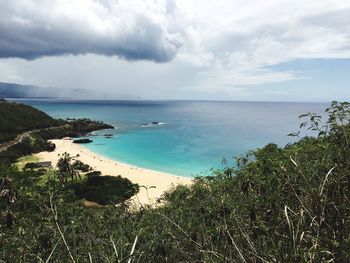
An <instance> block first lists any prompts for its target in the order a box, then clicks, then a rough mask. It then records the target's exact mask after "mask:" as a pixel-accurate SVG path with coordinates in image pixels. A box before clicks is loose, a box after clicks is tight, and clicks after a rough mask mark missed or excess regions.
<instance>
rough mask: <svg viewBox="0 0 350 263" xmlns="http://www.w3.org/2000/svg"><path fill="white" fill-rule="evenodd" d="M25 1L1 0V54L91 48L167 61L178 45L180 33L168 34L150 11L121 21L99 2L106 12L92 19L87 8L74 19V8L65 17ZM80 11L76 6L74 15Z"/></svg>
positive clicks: (46, 53) (130, 57)
mask: <svg viewBox="0 0 350 263" xmlns="http://www.w3.org/2000/svg"><path fill="white" fill-rule="evenodd" d="M29 2H30V1H29ZM39 2H40V1H39ZM54 2H56V6H57V5H60V4H61V5H67V1H59V0H57V1H54ZM87 2H90V3H93V4H98V3H99V2H97V1H92V0H91V1H87ZM24 3H28V1H26V2H24V1H16V0H13V1H8V2H1V3H0V10H1V11H0V12H1V16H0V58H12V57H18V58H24V59H29V60H30V59H36V58H39V57H42V56H60V55H67V54H73V55H78V54H87V53H94V54H100V55H106V56H115V55H116V56H119V57H122V58H124V59H127V60H151V61H156V62H166V61H169V60H171V59H173V58H174V56H175V55H176V53H177V51H178V49H179V47H180V46H181V36H180V35H179V34H178V33H172V34H170V33H168V30H167V28H166V24H165V23H166V21H165V22H164V21H155V19H153V17H152V16H149V15H148V16H146V15H143V14H140V13H131V14H130V15H129V14H128V16H126V19H125V20H123V18H119V17H118V14H115V15H114V14H113V12H111V11H110V10H108V9H105V8H106V7H105V6H103V5H101V6H98V7H99V8H101V9H102V10H103V11H104V12H105V13H106V14H108V17H103V14H102V15H101V13H97V14H96V16H95V17H93V19H91V18H90V17H89V13H87V15H86V17H85V18H84V19H75V17H74V11H73V17H72V15H71V16H70V17H67V16H65V15H61V14H59V15H57V14H50V13H49V12H50V10H48V9H45V7H43V8H42V7H40V6H39V4H40V3H39V4H38V6H35V5H36V3H37V2H33V3H34V4H33V3H32V5H28V6H25V4H24ZM33 5H34V6H33ZM52 6H53V7H54V5H52ZM85 11H86V10H85ZM88 11H91V12H94V10H88ZM46 12H47V13H46ZM53 13H54V12H53ZM79 15H80V13H79V11H77V17H78V18H79ZM157 15H159V14H157ZM114 16H115V17H114ZM164 16H166V14H164Z"/></svg>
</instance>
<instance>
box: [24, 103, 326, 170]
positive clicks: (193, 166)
mask: <svg viewBox="0 0 350 263" xmlns="http://www.w3.org/2000/svg"><path fill="white" fill-rule="evenodd" d="M21 101H22V102H23V103H26V104H30V105H32V106H35V107H36V108H38V109H40V110H43V111H45V112H46V113H48V114H49V115H51V116H53V117H56V118H82V117H86V118H90V119H95V120H101V121H104V122H106V123H109V124H112V125H114V126H115V127H116V129H115V130H112V131H102V132H97V134H98V135H99V136H93V137H92V139H93V141H94V142H93V143H91V144H87V145H84V147H86V148H88V149H90V150H92V151H94V152H96V153H99V154H102V155H104V156H106V157H110V158H112V159H115V160H120V161H122V162H125V163H129V164H133V165H137V166H140V167H145V168H150V169H154V170H159V171H164V172H170V173H174V174H178V175H183V176H191V175H196V174H202V175H205V174H208V173H209V172H208V171H209V170H210V169H211V168H220V167H221V162H222V159H223V158H225V159H227V160H229V161H231V162H232V164H233V159H232V157H233V156H238V155H240V154H243V153H245V152H247V151H248V150H251V149H255V148H258V147H262V146H264V145H265V144H267V143H269V142H273V143H276V144H279V145H280V146H284V145H285V144H287V143H288V142H290V141H291V140H292V138H291V137H287V134H288V133H290V132H294V131H297V130H298V127H299V123H300V121H299V118H298V116H299V115H300V114H302V113H306V112H316V113H322V112H323V111H324V109H325V108H326V107H327V106H328V104H326V103H277V102H212V101H74V100H52V99H50V100H21ZM153 121H157V122H162V123H164V124H163V125H154V126H147V127H140V126H139V124H143V123H151V122H153ZM106 133H112V134H113V136H112V138H105V137H104V136H103V135H104V134H106Z"/></svg>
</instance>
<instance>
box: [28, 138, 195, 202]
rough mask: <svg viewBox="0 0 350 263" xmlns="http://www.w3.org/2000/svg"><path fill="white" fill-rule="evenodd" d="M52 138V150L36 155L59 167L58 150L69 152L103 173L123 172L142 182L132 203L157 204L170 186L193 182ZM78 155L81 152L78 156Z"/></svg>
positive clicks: (126, 175)
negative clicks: (53, 147) (54, 147)
mask: <svg viewBox="0 0 350 263" xmlns="http://www.w3.org/2000/svg"><path fill="white" fill-rule="evenodd" d="M50 142H52V143H54V144H55V145H56V149H55V150H54V151H53V152H40V153H37V154H34V156H37V157H39V159H40V160H42V161H51V163H52V166H53V167H56V164H57V161H58V159H59V158H60V156H59V154H60V155H61V154H63V153H64V152H67V153H69V154H70V156H72V157H74V159H75V160H80V161H82V162H84V163H86V164H88V165H90V166H91V167H92V168H93V170H94V171H101V172H102V175H111V176H118V175H120V176H122V177H124V178H127V179H129V180H130V181H131V182H133V183H137V184H139V185H140V191H139V193H137V194H136V195H135V196H133V197H132V198H131V199H130V200H129V201H130V202H131V204H132V205H134V206H137V207H140V206H141V207H142V206H146V205H151V206H154V205H156V203H157V200H158V199H159V198H161V196H162V195H163V194H164V193H165V192H166V191H169V190H171V189H172V188H174V187H176V186H177V185H180V184H184V185H189V184H191V182H192V179H191V178H186V177H183V176H179V175H174V174H170V173H165V172H159V171H154V170H150V169H146V168H141V167H137V166H134V165H130V164H126V163H123V162H119V161H115V160H112V159H109V158H107V157H104V156H101V155H99V154H96V153H94V152H92V151H90V150H88V149H86V148H84V147H83V146H81V145H79V144H76V143H73V141H72V140H68V139H59V140H50ZM77 155H79V156H78V157H76V156H77ZM142 186H143V187H142ZM154 187H155V188H154Z"/></svg>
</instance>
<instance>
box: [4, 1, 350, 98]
mask: <svg viewBox="0 0 350 263" xmlns="http://www.w3.org/2000/svg"><path fill="white" fill-rule="evenodd" d="M0 81H1V82H10V83H19V84H30V85H38V86H43V87H51V88H52V89H60V88H69V89H74V88H82V89H89V90H93V91H96V92H98V93H99V94H101V95H100V98H106V99H118V98H142V99H195V100H251V101H255V100H263V101H331V100H349V99H350V85H349V83H350V1H349V0H307V1H305V0H265V1H261V0H245V1H239V0H215V1H211V0H10V1H9V0H0ZM106 94H108V96H107V95H106Z"/></svg>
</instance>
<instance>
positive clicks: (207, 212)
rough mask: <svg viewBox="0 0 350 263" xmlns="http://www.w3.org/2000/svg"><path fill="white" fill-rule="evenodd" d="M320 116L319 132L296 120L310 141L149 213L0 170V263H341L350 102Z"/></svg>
mask: <svg viewBox="0 0 350 263" xmlns="http://www.w3.org/2000/svg"><path fill="white" fill-rule="evenodd" d="M327 112H328V113H329V119H328V122H327V123H326V125H325V126H323V125H321V121H320V117H319V116H316V115H313V114H308V115H306V116H304V117H308V118H309V119H308V121H306V122H304V123H302V124H301V128H307V129H309V130H312V131H313V132H316V133H317V134H318V136H317V137H315V138H311V137H305V138H301V139H300V140H299V141H298V142H296V143H294V144H290V145H288V146H286V147H285V148H279V147H278V146H276V145H274V144H269V145H267V146H265V147H264V148H262V149H259V150H256V151H252V152H250V153H249V154H248V155H246V156H243V157H240V158H238V159H237V166H235V167H227V168H226V169H224V170H222V171H214V172H213V176H211V177H205V178H197V179H195V180H194V183H193V185H191V186H188V187H187V186H179V187H177V188H176V189H175V190H173V191H171V192H169V193H167V194H166V195H165V196H164V199H165V202H166V204H165V205H164V206H162V207H159V208H157V209H149V208H147V207H145V208H143V209H141V210H140V211H137V212H135V211H133V210H131V209H129V208H128V207H127V205H126V204H125V205H124V206H119V207H113V206H107V207H104V208H98V209H96V208H95V209H89V208H86V207H84V206H82V205H81V203H80V201H79V200H77V199H76V197H75V195H74V194H73V192H71V191H69V190H67V189H66V188H61V187H58V186H57V185H56V184H52V183H50V181H48V183H47V184H46V185H44V186H40V187H39V186H38V185H37V184H36V181H37V180H38V176H37V175H36V174H35V173H34V172H33V173H32V172H26V173H23V172H19V171H16V170H15V169H14V168H8V167H7V168H6V167H2V168H1V171H0V172H1V177H2V178H3V179H2V181H0V182H2V183H1V186H0V187H1V189H0V192H1V193H2V199H1V200H2V201H1V209H2V210H1V211H2V216H3V223H2V225H1V229H0V235H1V236H0V247H1V248H2V250H1V251H0V259H3V260H6V261H8V262H33V261H40V260H42V261H46V262H50V261H51V262H66V261H68V260H70V261H72V262H128V260H130V262H203V261H205V262H349V261H350V201H349V197H350V173H349V171H350V160H349V159H350V144H349V139H350V126H349V120H350V118H349V116H350V109H349V104H348V103H341V104H339V103H333V104H332V107H331V108H330V109H328V110H327ZM294 135H296V136H299V134H298V133H295V134H294ZM91 178H94V176H92V177H91Z"/></svg>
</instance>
